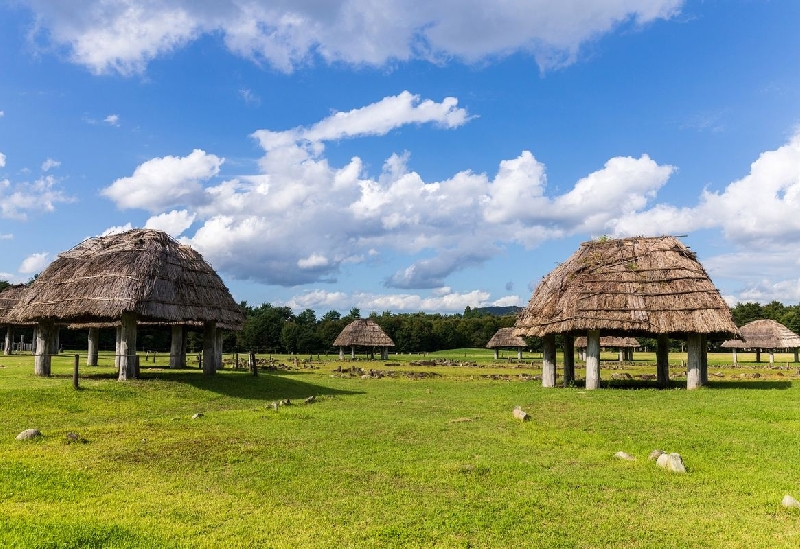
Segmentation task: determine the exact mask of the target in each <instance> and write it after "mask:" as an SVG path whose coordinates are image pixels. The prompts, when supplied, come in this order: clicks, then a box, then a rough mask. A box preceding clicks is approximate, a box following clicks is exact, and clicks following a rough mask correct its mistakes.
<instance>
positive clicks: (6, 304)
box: [0, 284, 27, 355]
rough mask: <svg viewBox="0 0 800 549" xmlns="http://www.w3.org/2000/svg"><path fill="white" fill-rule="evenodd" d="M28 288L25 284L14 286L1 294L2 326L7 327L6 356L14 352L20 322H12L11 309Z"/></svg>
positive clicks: (0, 316) (0, 314)
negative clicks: (15, 331)
mask: <svg viewBox="0 0 800 549" xmlns="http://www.w3.org/2000/svg"><path fill="white" fill-rule="evenodd" d="M26 288H27V286H25V284H12V285H11V286H8V287H7V288H6V289H4V290H3V291H2V292H0V326H5V327H6V340H5V346H4V347H3V354H5V355H10V354H12V353H13V351H14V326H18V325H19V323H18V322H14V321H12V320H11V318H10V313H11V309H13V308H14V306H15V305H16V304H17V302H18V301H19V298H20V296H22V293H23V292H24V291H25V289H26Z"/></svg>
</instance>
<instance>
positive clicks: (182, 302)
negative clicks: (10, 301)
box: [10, 229, 245, 380]
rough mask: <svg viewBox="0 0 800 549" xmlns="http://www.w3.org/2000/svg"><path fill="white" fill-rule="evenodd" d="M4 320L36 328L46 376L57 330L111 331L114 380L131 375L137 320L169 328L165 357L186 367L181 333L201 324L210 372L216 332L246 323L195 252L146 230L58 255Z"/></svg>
mask: <svg viewBox="0 0 800 549" xmlns="http://www.w3.org/2000/svg"><path fill="white" fill-rule="evenodd" d="M10 317H11V318H12V319H13V320H15V321H19V322H31V321H33V322H37V323H38V327H37V331H36V332H37V336H36V337H37V345H36V373H37V374H39V375H48V374H49V371H50V356H49V351H50V349H51V341H52V338H53V336H52V334H53V333H54V332H56V333H57V326H58V325H70V324H72V325H74V324H80V325H84V326H87V327H91V326H95V327H100V326H104V325H109V324H111V325H114V326H116V327H117V355H118V357H119V379H120V380H125V379H129V378H132V377H134V376H135V362H136V325H137V323H139V322H142V323H152V324H168V325H171V326H172V327H173V328H172V335H173V340H172V351H171V353H172V354H173V355H178V356H180V355H181V354H182V353H183V356H184V363H185V347H183V349H182V348H181V344H182V341H183V333H182V332H183V330H182V327H183V326H184V325H188V324H194V325H202V326H203V332H204V334H203V335H204V342H203V350H204V352H203V371H204V372H205V373H207V374H213V373H214V372H215V371H216V370H217V368H219V367H220V364H218V362H220V354H219V353H218V352H217V346H218V345H219V336H218V333H217V328H218V327H223V328H227V329H240V328H241V325H242V323H243V322H244V319H245V317H244V313H243V312H242V310H241V309H240V307H239V306H238V305H237V304H236V302H235V301H234V300H233V297H232V296H231V294H230V292H229V291H228V288H227V287H226V286H225V284H224V283H223V282H222V279H221V278H220V277H219V275H217V273H216V272H214V270H213V269H212V268H211V266H210V265H209V264H208V263H206V261H205V260H204V259H203V257H202V256H201V255H200V254H199V253H197V252H196V251H195V250H193V249H192V248H190V247H189V246H183V245H181V244H179V243H178V242H176V241H175V240H173V239H172V238H171V237H170V236H169V235H167V234H166V233H164V232H162V231H156V230H151V229H133V230H130V231H126V232H123V233H119V234H115V235H110V236H102V237H97V238H90V239H87V240H84V241H83V242H81V243H80V244H78V245H77V246H75V247H74V248H72V249H71V250H69V251H66V252H64V253H62V254H60V255H59V256H58V257H57V258H56V259H55V261H53V262H52V263H51V264H50V266H48V267H47V268H46V269H45V270H44V271H42V273H41V274H40V275H39V276H38V277H37V278H36V280H35V282H34V283H33V284H32V285H31V286H29V287H28V288H27V289H26V290H25V292H24V293H23V295H22V296H21V298H20V299H19V302H18V303H17V305H16V306H15V307H14V308H13V309H12V311H11V312H10ZM92 334H93V331H92V330H90V332H89V336H90V339H91V337H92ZM94 334H95V336H96V330H95V331H94ZM91 347H92V345H91V344H90V349H91ZM90 354H91V353H90ZM178 360H179V359H178Z"/></svg>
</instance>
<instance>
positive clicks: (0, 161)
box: [0, 152, 6, 168]
mask: <svg viewBox="0 0 800 549" xmlns="http://www.w3.org/2000/svg"><path fill="white" fill-rule="evenodd" d="M5 167H6V155H4V154H3V153H1V152H0V168H5Z"/></svg>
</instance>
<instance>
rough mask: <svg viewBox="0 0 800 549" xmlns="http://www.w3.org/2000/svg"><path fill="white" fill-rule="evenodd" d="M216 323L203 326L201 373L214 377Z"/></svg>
mask: <svg viewBox="0 0 800 549" xmlns="http://www.w3.org/2000/svg"><path fill="white" fill-rule="evenodd" d="M216 345H217V323H216V322H213V321H211V322H205V323H204V324H203V373H204V374H205V375H208V376H210V375H214V374H215V373H216V372H217V367H216V366H217V365H216V361H217V352H216V349H215V347H216Z"/></svg>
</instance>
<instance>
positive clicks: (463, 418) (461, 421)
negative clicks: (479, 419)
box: [447, 417, 472, 423]
mask: <svg viewBox="0 0 800 549" xmlns="http://www.w3.org/2000/svg"><path fill="white" fill-rule="evenodd" d="M467 421H472V418H471V417H457V418H456V419H451V420H450V421H448V422H447V423H466V422H467Z"/></svg>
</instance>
